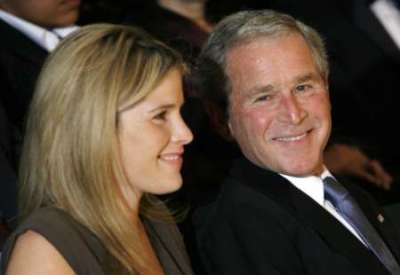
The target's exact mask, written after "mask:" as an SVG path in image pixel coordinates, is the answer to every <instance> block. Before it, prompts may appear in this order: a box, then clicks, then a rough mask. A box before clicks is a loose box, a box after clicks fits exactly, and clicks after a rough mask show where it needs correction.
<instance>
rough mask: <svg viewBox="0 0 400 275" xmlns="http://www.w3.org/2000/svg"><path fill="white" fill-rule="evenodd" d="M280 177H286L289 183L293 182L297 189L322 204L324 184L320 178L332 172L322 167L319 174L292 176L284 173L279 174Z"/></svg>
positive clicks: (323, 200)
mask: <svg viewBox="0 0 400 275" xmlns="http://www.w3.org/2000/svg"><path fill="white" fill-rule="evenodd" d="M280 175H281V176H282V177H284V178H285V179H287V180H288V181H289V182H290V183H291V184H293V185H294V186H295V187H296V188H297V189H299V190H300V191H302V192H303V193H305V194H306V195H308V196H309V197H310V198H312V199H313V200H314V201H316V202H317V203H318V204H319V205H321V206H323V205H324V202H325V196H324V184H323V182H322V179H324V178H326V177H328V176H330V177H333V176H332V174H331V173H330V172H329V171H328V169H326V167H324V170H323V172H322V173H321V175H320V176H308V177H293V176H288V175H284V174H280Z"/></svg>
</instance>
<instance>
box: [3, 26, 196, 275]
mask: <svg viewBox="0 0 400 275" xmlns="http://www.w3.org/2000/svg"><path fill="white" fill-rule="evenodd" d="M184 72H185V66H184V65H183V63H182V59H181V57H180V56H179V55H178V54H177V53H176V52H175V51H173V50H171V49H170V48H168V47H167V46H165V45H164V44H162V43H160V42H158V41H157V40H154V39H153V38H152V37H151V36H149V35H148V34H146V33H145V32H143V31H140V30H138V29H135V28H132V27H126V26H115V25H106V24H98V25H92V26H87V27H83V28H82V29H81V30H80V31H78V32H77V33H75V34H73V35H72V36H70V37H69V38H67V39H66V40H65V41H64V42H63V43H61V44H60V46H59V47H58V48H57V49H56V51H55V52H54V53H53V54H52V55H51V56H50V58H49V59H48V61H47V63H46V64H45V67H44V69H43V71H42V74H41V76H40V79H39V83H38V86H37V90H36V93H35V95H34V99H33V102H32V105H31V108H30V113H29V118H28V125H27V131H26V138H25V143H24V148H23V154H22V161H21V171H20V177H21V191H20V193H21V194H20V209H21V217H22V219H23V222H22V223H21V224H20V226H19V227H18V228H17V230H16V231H15V232H14V233H13V235H12V236H11V238H10V239H9V240H8V242H7V244H6V247H5V249H4V250H3V255H2V273H1V274H7V275H13V274H30V275H32V274H61V275H64V274H65V275H66V274H96V275H99V274H192V271H191V268H190V265H189V262H188V259H187V255H186V252H185V250H184V246H183V242H182V239H181V237H180V235H179V233H178V231H177V229H176V226H175V225H174V224H173V222H172V220H173V219H172V218H171V216H170V215H169V214H168V211H167V210H166V208H165V207H164V206H163V205H162V203H161V202H160V201H158V200H156V199H155V198H154V197H152V196H151V194H166V193H169V192H173V191H175V190H177V189H178V188H179V187H180V186H181V184H182V179H181V175H180V168H181V165H182V155H183V151H184V149H183V148H184V146H185V145H186V144H188V143H189V142H191V140H192V138H193V136H192V133H191V132H190V130H189V129H188V128H187V126H186V124H185V123H184V122H183V120H182V118H181V115H180V107H181V106H182V104H183V95H182V86H181V85H182V84H181V82H182V75H183V73H184ZM160 218H161V220H160Z"/></svg>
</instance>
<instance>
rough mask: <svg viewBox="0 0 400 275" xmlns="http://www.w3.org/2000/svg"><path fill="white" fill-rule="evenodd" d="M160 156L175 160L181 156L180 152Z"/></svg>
mask: <svg viewBox="0 0 400 275" xmlns="http://www.w3.org/2000/svg"><path fill="white" fill-rule="evenodd" d="M160 158H161V159H163V160H167V161H175V160H180V159H181V158H182V156H181V154H166V155H161V156H160Z"/></svg>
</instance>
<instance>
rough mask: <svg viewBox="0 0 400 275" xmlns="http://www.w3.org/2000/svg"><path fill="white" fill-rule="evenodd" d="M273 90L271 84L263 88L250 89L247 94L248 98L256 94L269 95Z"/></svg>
mask: <svg viewBox="0 0 400 275" xmlns="http://www.w3.org/2000/svg"><path fill="white" fill-rule="evenodd" d="M273 89H274V86H273V85H271V84H268V85H265V86H256V87H253V88H251V89H250V91H249V92H248V93H247V95H248V97H252V96H256V95H258V94H262V93H269V92H271V91H272V90H273Z"/></svg>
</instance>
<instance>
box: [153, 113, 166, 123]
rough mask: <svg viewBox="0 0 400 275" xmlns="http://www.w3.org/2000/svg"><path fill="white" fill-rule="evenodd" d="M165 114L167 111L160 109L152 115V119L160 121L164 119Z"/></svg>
mask: <svg viewBox="0 0 400 275" xmlns="http://www.w3.org/2000/svg"><path fill="white" fill-rule="evenodd" d="M166 115H167V112H166V111H162V112H160V113H158V114H156V115H155V116H154V117H153V119H154V120H161V121H164V120H165V118H166Z"/></svg>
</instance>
